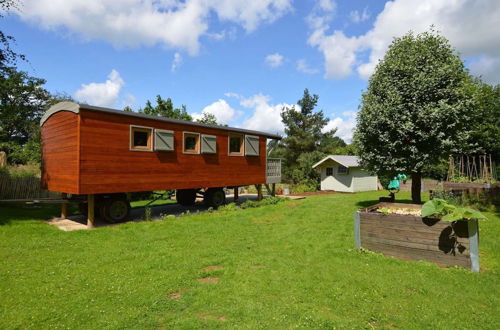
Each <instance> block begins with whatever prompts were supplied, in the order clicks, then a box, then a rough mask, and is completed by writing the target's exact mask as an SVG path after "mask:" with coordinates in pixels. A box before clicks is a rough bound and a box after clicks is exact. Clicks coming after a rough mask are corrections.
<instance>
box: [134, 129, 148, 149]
mask: <svg viewBox="0 0 500 330" xmlns="http://www.w3.org/2000/svg"><path fill="white" fill-rule="evenodd" d="M147 146H148V132H138V131H134V147H147Z"/></svg>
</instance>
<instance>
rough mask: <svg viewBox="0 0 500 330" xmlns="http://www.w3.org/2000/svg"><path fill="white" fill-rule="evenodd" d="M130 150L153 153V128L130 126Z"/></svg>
mask: <svg viewBox="0 0 500 330" xmlns="http://www.w3.org/2000/svg"><path fill="white" fill-rule="evenodd" d="M130 150H133V151H153V128H152V127H145V126H134V125H130Z"/></svg>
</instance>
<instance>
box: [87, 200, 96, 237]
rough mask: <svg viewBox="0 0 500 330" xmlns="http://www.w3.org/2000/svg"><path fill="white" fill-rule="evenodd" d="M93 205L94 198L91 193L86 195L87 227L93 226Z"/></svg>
mask: <svg viewBox="0 0 500 330" xmlns="http://www.w3.org/2000/svg"><path fill="white" fill-rule="evenodd" d="M94 205H95V198H94V195H93V194H88V195H87V207H88V216H87V228H88V229H92V228H94Z"/></svg>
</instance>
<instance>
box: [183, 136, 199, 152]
mask: <svg viewBox="0 0 500 330" xmlns="http://www.w3.org/2000/svg"><path fill="white" fill-rule="evenodd" d="M184 149H185V150H196V138H195V137H194V136H186V137H185V139H184Z"/></svg>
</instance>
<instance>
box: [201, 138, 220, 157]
mask: <svg viewBox="0 0 500 330" xmlns="http://www.w3.org/2000/svg"><path fill="white" fill-rule="evenodd" d="M204 137H208V138H213V139H214V140H215V151H214V152H212V151H203V150H202V149H203V138H204ZM200 139H201V140H200V153H202V154H206V155H216V154H217V135H211V134H201V137H200Z"/></svg>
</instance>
